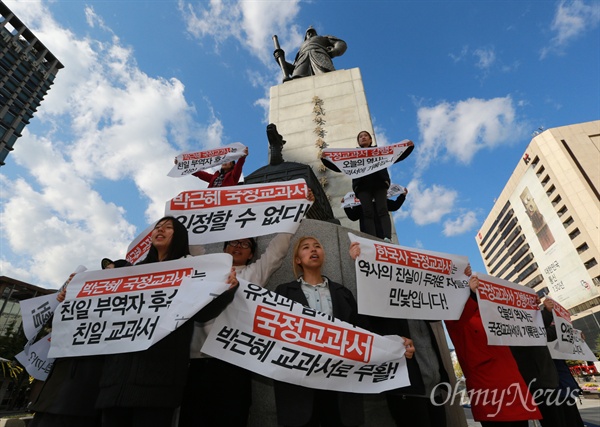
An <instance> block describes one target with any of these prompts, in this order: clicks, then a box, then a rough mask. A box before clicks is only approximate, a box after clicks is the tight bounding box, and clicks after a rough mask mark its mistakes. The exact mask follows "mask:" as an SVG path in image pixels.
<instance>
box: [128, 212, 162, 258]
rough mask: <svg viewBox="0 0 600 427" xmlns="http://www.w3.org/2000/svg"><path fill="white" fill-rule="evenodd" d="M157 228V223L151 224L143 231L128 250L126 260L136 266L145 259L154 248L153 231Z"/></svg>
mask: <svg viewBox="0 0 600 427" xmlns="http://www.w3.org/2000/svg"><path fill="white" fill-rule="evenodd" d="M155 226H156V221H154V222H153V223H152V224H150V225H149V226H148V227H146V229H145V230H144V231H142V232H141V233H140V234H139V235H138V236H137V237H136V238H135V239H133V242H131V244H130V245H129V247H128V248H127V255H126V256H125V259H126V260H127V261H129V262H130V263H131V264H135V263H136V262H138V261H139V260H141V259H144V258H145V257H146V255H147V254H148V252H149V251H150V246H152V230H154V227H155Z"/></svg>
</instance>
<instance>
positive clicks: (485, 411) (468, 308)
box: [445, 266, 541, 427]
mask: <svg viewBox="0 0 600 427" xmlns="http://www.w3.org/2000/svg"><path fill="white" fill-rule="evenodd" d="M465 274H466V275H467V276H471V267H470V266H469V267H467V269H466V271H465ZM469 287H470V288H471V295H470V297H469V299H468V300H467V303H466V304H465V308H464V310H463V313H462V315H461V317H460V319H458V320H446V321H445V323H446V329H447V330H448V334H449V335H450V339H451V340H452V343H454V349H455V351H456V356H457V357H458V361H459V363H460V366H461V368H462V370H463V373H464V375H465V379H466V385H467V390H468V393H469V397H470V399H471V410H472V412H473V418H474V419H475V421H479V422H480V423H481V425H482V427H500V426H502V427H527V426H528V420H539V419H541V414H540V411H539V410H538V408H537V406H536V404H535V402H534V401H533V397H532V396H531V394H530V393H529V390H528V389H527V384H525V381H524V380H523V377H522V376H521V374H520V373H519V368H518V367H517V363H516V362H515V359H514V358H513V356H512V354H511V351H510V348H508V347H507V346H500V345H494V346H490V345H488V343H487V337H486V333H485V329H484V326H483V323H482V320H481V315H480V313H479V306H478V304H477V294H476V292H477V288H478V287H479V279H478V278H477V276H475V275H473V276H471V278H470V279H469Z"/></svg>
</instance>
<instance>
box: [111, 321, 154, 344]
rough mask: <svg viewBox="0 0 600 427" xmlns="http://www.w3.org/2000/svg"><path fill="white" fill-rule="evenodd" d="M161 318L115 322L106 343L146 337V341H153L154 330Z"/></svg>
mask: <svg viewBox="0 0 600 427" xmlns="http://www.w3.org/2000/svg"><path fill="white" fill-rule="evenodd" d="M159 319H160V316H157V317H149V318H143V317H141V318H139V319H137V320H128V321H122V322H113V323H112V325H111V327H112V330H111V331H110V335H109V336H108V337H106V338H105V340H106V341H118V340H125V339H128V340H131V341H135V339H136V338H138V337H142V336H144V337H145V338H146V339H151V338H152V336H153V335H154V330H155V329H156V325H157V324H158V321H159Z"/></svg>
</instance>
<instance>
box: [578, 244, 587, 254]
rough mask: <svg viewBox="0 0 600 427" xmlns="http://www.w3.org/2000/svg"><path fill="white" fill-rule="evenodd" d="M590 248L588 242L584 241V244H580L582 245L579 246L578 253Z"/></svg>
mask: <svg viewBox="0 0 600 427" xmlns="http://www.w3.org/2000/svg"><path fill="white" fill-rule="evenodd" d="M589 248H590V247H589V246H588V244H587V243H585V242H584V243H583V245H580V246H579V247H578V248H577V253H578V254H582V253H584V252H585V251H587V250H588V249H589Z"/></svg>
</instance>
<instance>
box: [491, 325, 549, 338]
mask: <svg viewBox="0 0 600 427" xmlns="http://www.w3.org/2000/svg"><path fill="white" fill-rule="evenodd" d="M488 330H489V331H490V333H491V334H493V335H495V336H498V337H499V336H511V337H530V338H540V337H545V336H546V329H545V328H543V327H538V326H534V325H522V326H519V325H511V324H506V323H500V322H488Z"/></svg>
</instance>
